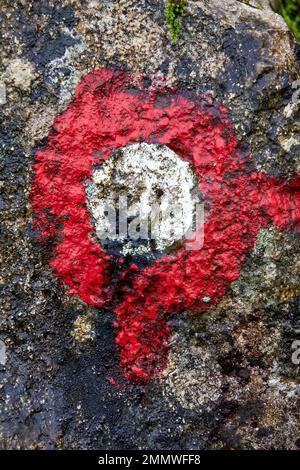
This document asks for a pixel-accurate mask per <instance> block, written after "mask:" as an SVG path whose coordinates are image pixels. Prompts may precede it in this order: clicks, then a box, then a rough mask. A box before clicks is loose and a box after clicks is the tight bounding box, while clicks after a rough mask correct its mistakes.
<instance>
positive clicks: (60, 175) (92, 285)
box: [32, 69, 300, 381]
mask: <svg viewBox="0 0 300 470" xmlns="http://www.w3.org/2000/svg"><path fill="white" fill-rule="evenodd" d="M137 81H138V86H137ZM133 83H135V87H133V85H132V84H133ZM53 128H54V132H52V133H51V134H50V135H49V139H48V145H47V148H46V149H45V150H40V151H39V152H38V153H37V159H36V164H35V167H34V169H35V178H34V183H33V187H32V205H33V210H34V212H35V214H36V227H37V228H38V229H39V232H40V239H41V241H42V242H43V243H48V242H49V241H50V240H52V241H53V238H54V237H55V238H56V239H55V240H54V241H55V244H54V250H53V256H52V258H51V261H50V264H51V267H52V268H53V270H54V273H55V274H56V276H57V277H58V278H59V279H60V280H61V281H63V282H64V283H65V284H67V285H68V286H69V287H70V292H71V293H72V294H74V295H77V296H79V297H80V298H81V299H82V300H84V301H85V302H86V303H88V304H89V305H93V306H95V307H103V306H104V305H108V303H109V302H110V301H111V300H112V297H113V292H112V291H111V289H110V280H111V275H110V271H111V263H112V261H111V259H110V257H109V256H108V255H107V254H106V253H105V252H104V251H103V250H102V248H101V246H100V245H99V243H98V242H97V241H96V237H95V234H94V228H93V226H92V224H91V221H90V214H89V212H88V210H87V206H86V194H85V182H86V181H87V180H89V179H90V177H91V172H92V167H93V165H94V164H99V163H101V161H103V160H104V159H108V158H110V157H111V155H112V154H113V152H114V150H115V149H116V148H118V147H123V146H125V145H128V144H130V143H134V142H139V141H144V142H148V143H153V142H157V143H163V144H166V145H168V146H169V147H170V148H171V149H172V150H173V151H175V152H176V153H177V154H178V155H180V156H181V157H182V158H184V159H186V160H188V161H189V162H190V163H191V164H193V166H194V170H195V174H196V176H197V178H198V179H199V183H200V188H201V191H202V193H203V194H204V196H205V200H206V201H207V203H208V205H209V207H210V209H209V212H208V219H207V221H206V223H205V230H204V234H205V243H204V246H203V248H202V249H201V250H198V251H187V250H185V248H182V249H180V250H179V251H178V252H177V253H175V254H174V255H172V256H165V257H164V258H162V259H160V260H157V261H156V262H155V264H154V265H152V266H150V267H148V268H146V269H144V270H142V271H140V270H139V269H138V268H137V267H136V266H132V269H129V270H127V271H126V272H125V273H123V276H121V277H120V279H119V282H118V290H119V292H121V293H122V294H123V300H122V302H121V303H119V305H117V307H116V308H115V313H116V326H117V327H118V335H117V340H116V341H117V344H118V345H119V350H120V358H121V365H122V367H123V370H124V374H125V376H126V377H128V378H129V379H131V380H137V381H147V380H149V379H150V378H151V377H153V376H157V375H158V374H160V372H161V371H162V370H163V369H164V367H165V364H166V358H167V350H168V340H169V335H170V329H169V328H168V326H167V320H168V317H169V315H170V314H171V313H179V312H180V311H182V310H183V309H191V310H193V311H197V312H203V311H205V310H207V308H208V307H209V306H210V305H212V304H213V303H216V302H218V301H219V300H220V299H221V298H222V296H223V295H224V294H225V293H226V291H227V289H228V288H229V286H230V284H231V283H232V282H233V281H234V280H236V279H238V278H239V276H240V270H241V266H242V264H243V262H244V260H245V256H246V255H247V253H249V251H250V250H251V249H252V248H253V246H254V244H255V241H256V238H257V234H258V231H259V230H260V229H262V228H265V227H268V226H271V225H276V226H277V227H279V228H280V229H294V230H298V231H299V229H300V177H299V176H298V177H296V178H295V179H293V180H292V181H287V182H285V181H281V180H280V179H275V178H271V177H269V176H267V175H266V174H263V173H258V172H251V171H250V170H249V169H250V164H249V163H250V159H251V157H250V156H247V158H245V155H241V154H239V152H238V149H237V144H238V142H237V140H236V137H235V135H234V132H233V129H232V126H231V123H230V121H229V119H228V116H227V111H226V109H225V107H224V106H222V105H221V106H217V105H216V104H214V102H213V100H212V99H211V98H209V97H203V96H196V95H191V94H189V95H187V96H184V95H183V94H181V93H179V92H176V91H174V90H173V91H170V90H167V91H166V90H157V91H153V90H152V89H151V91H149V90H147V89H146V88H144V87H143V81H142V80H141V79H140V78H139V79H137V77H135V76H133V75H130V74H126V73H124V72H116V71H112V70H106V69H100V70H96V71H94V72H91V73H89V74H87V75H86V76H85V78H84V79H83V81H82V82H81V83H80V84H79V86H78V87H77V90H76V93H75V98H74V101H73V102H72V103H71V104H70V105H69V107H68V109H67V110H66V112H65V113H64V114H62V115H60V116H58V117H57V118H56V119H55V121H54V125H53ZM204 297H210V299H211V302H210V303H205V302H204V301H203V298H204Z"/></svg>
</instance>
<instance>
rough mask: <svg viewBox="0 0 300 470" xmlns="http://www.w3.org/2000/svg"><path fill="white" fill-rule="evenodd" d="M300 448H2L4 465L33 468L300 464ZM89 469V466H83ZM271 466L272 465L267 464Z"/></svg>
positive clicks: (205, 466) (2, 463)
mask: <svg viewBox="0 0 300 470" xmlns="http://www.w3.org/2000/svg"><path fill="white" fill-rule="evenodd" d="M299 457H300V451H288V450H255V451H252V450H249V451H247V450H233V451H230V450H228V451H227V450H215V451H212V450H203V451H202V450H201V451H185V450H183V451H165V450H164V451H157V450H154V451H150V450H146V451H143V450H141V451H137V450H132V451H131V450H124V451H122V450H108V451H103V450H99V451H97V450H86V451H85V450H33V451H32V450H2V451H1V454H0V462H1V468H3V469H4V468H6V467H4V463H7V464H9V465H14V464H15V465H22V466H24V465H30V466H31V468H35V467H39V468H45V467H46V468H54V466H55V465H58V464H62V465H74V466H76V465H77V466H78V465H88V468H91V467H94V468H99V469H101V468H104V466H105V467H109V466H111V467H119V468H130V469H133V468H138V467H139V468H140V467H141V466H144V467H145V468H147V467H149V466H154V467H158V466H159V465H162V466H171V465H172V466H173V465H176V464H177V465H179V466H188V467H194V468H196V467H198V468H200V467H201V468H209V469H211V468H212V466H213V465H217V464H219V465H221V466H222V468H224V466H225V465H226V466H227V465H228V466H229V465H231V466H232V465H234V466H236V467H237V466H240V465H241V464H247V465H254V464H260V465H261V464H265V465H270V464H272V463H274V465H277V466H278V465H295V466H296V465H297V464H298V463H299ZM83 468H84V469H85V467H83ZM220 468H221V467H220ZM266 468H268V467H266Z"/></svg>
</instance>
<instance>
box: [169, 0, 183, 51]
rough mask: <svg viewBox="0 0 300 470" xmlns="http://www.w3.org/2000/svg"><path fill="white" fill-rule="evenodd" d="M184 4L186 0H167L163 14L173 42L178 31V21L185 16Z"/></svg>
mask: <svg viewBox="0 0 300 470" xmlns="http://www.w3.org/2000/svg"><path fill="white" fill-rule="evenodd" d="M186 4H187V0H167V6H166V10H165V16H166V21H167V25H168V27H169V31H170V34H171V37H172V40H173V42H176V41H177V37H178V35H179V33H180V28H181V24H180V21H181V17H182V16H185V13H186Z"/></svg>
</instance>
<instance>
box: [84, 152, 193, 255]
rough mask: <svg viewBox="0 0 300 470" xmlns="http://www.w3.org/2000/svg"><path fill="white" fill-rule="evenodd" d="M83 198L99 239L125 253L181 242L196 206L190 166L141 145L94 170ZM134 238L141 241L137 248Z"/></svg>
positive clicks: (140, 251) (144, 250) (170, 154)
mask: <svg viewBox="0 0 300 470" xmlns="http://www.w3.org/2000/svg"><path fill="white" fill-rule="evenodd" d="M87 196H88V201H89V207H90V210H91V213H92V217H93V220H94V224H95V228H96V233H97V236H98V238H99V239H100V240H104V239H110V240H115V241H118V242H124V245H123V251H122V252H123V254H124V255H125V254H127V253H131V254H132V253H135V254H143V253H146V252H149V251H152V249H155V250H159V251H164V250H166V249H167V248H169V247H172V245H173V244H174V243H176V242H178V241H184V240H185V239H186V238H187V235H188V234H190V233H191V231H192V229H193V228H194V226H195V223H196V218H195V213H196V210H197V204H198V205H199V204H200V199H199V191H198V183H197V180H196V178H195V176H194V173H193V170H192V167H191V165H190V164H189V163H188V162H186V161H184V160H183V159H182V158H180V157H179V156H178V155H176V154H175V153H174V152H173V151H172V150H170V149H169V148H168V147H167V146H164V145H155V144H146V143H141V144H133V145H130V146H128V147H125V148H123V149H121V150H118V151H117V152H116V154H115V155H114V156H113V157H112V158H111V159H110V160H108V161H106V162H105V163H103V165H102V166H101V167H100V168H99V169H96V170H95V171H94V173H93V176H92V182H90V183H89V184H88V185H87ZM150 239H151V242H150ZM137 240H143V242H144V243H143V244H142V245H140V244H139V245H138V246H137V247H136V246H134V245H136V241H137Z"/></svg>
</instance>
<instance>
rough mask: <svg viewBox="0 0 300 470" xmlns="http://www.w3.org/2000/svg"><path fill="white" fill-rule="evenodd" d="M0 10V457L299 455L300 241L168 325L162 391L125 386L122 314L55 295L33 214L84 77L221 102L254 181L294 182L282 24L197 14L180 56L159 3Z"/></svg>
mask: <svg viewBox="0 0 300 470" xmlns="http://www.w3.org/2000/svg"><path fill="white" fill-rule="evenodd" d="M246 3H248V4H246ZM1 6H2V9H1V21H2V24H1V30H2V31H3V36H4V43H5V49H4V50H3V51H1V71H2V74H1V78H0V81H1V82H4V83H5V85H6V95H7V102H6V104H4V105H1V113H2V115H3V129H2V131H1V132H2V134H1V146H2V149H1V155H2V156H3V160H2V163H1V165H2V168H1V170H2V174H1V180H2V183H1V209H2V212H1V214H2V218H3V228H2V230H1V242H2V244H3V249H2V251H1V256H2V261H3V264H2V269H3V272H2V274H1V283H2V285H3V294H5V295H2V297H1V302H2V303H3V305H2V316H1V340H2V341H4V343H5V347H4V348H3V345H1V365H0V367H1V371H0V373H1V394H2V396H1V434H2V437H1V446H2V447H3V448H24V447H25V448H55V447H58V448H72V447H76V448H78V447H82V448H139V447H140V448H157V449H170V448H172V449H180V448H190V449H192V448H200V449H203V448H291V449H294V448H297V447H299V445H300V441H299V439H300V436H299V366H298V365H297V364H295V363H293V361H292V353H293V348H292V345H293V343H294V341H295V340H296V339H297V338H298V336H299V333H298V331H299V308H300V304H299V298H300V288H299V285H300V282H299V281H300V265H299V235H298V234H297V233H296V232H292V231H290V232H282V231H279V230H278V229H277V228H275V227H269V228H265V229H264V230H262V231H261V232H260V233H259V234H258V239H257V242H256V245H255V247H254V250H252V251H251V252H250V253H249V254H248V256H247V259H246V260H245V262H244V263H243V268H242V272H241V275H240V277H239V279H238V280H237V281H236V282H235V283H233V284H232V285H231V288H230V290H229V291H228V293H227V295H226V297H224V298H223V299H222V300H221V302H220V303H219V304H217V305H214V306H213V307H211V308H210V309H209V310H208V311H207V312H206V313H205V314H204V315H201V316H199V315H197V316H196V315H194V314H193V311H192V310H191V311H189V312H186V313H185V314H184V315H181V317H180V318H179V317H177V318H174V319H172V321H171V322H170V326H171V327H172V329H173V330H174V331H175V333H174V334H173V336H172V342H171V343H172V344H171V348H170V352H169V358H168V361H169V362H168V368H167V370H166V372H165V374H166V375H165V379H163V378H162V379H161V381H160V382H151V383H149V384H148V385H146V386H143V387H141V386H138V385H128V384H127V383H126V382H125V381H123V379H122V377H121V376H120V377H118V380H117V382H118V384H117V385H116V384H115V380H116V377H117V376H118V354H117V351H116V349H115V333H114V330H113V328H112V323H113V315H112V313H111V312H110V311H105V312H103V313H102V314H101V315H100V314H99V312H98V311H97V309H93V308H92V307H87V306H86V305H84V304H82V303H81V302H80V301H79V300H76V299H75V298H72V297H70V296H69V295H68V293H67V292H66V291H65V290H64V289H62V288H61V286H59V285H58V283H57V281H56V279H55V278H54V277H53V274H52V272H51V270H50V269H49V268H48V260H47V254H48V250H47V249H43V248H41V247H40V246H39V245H38V244H37V243H36V236H35V233H34V230H33V228H32V227H33V226H32V215H31V207H30V204H29V202H28V193H29V187H30V181H31V177H32V164H33V161H34V155H35V149H36V148H37V147H39V148H40V147H41V146H43V145H44V143H45V140H44V139H45V138H46V137H47V135H48V132H49V130H50V127H51V125H52V122H53V119H54V117H55V116H56V115H57V114H58V113H60V112H62V111H64V110H65V109H66V106H67V104H68V103H69V102H70V100H71V99H72V93H73V91H74V88H75V86H76V84H77V83H78V81H79V79H80V78H81V77H82V75H83V73H85V72H88V71H90V70H92V69H94V68H98V67H103V66H106V67H108V66H109V67H112V66H113V67H121V68H123V69H126V70H128V71H131V72H132V71H133V72H136V73H144V74H145V75H147V76H148V77H150V78H152V83H154V86H155V88H156V89H157V88H158V87H161V89H165V88H166V87H170V86H176V87H179V88H180V87H182V88H185V89H190V90H192V91H193V92H194V93H197V94H199V93H203V92H208V91H209V92H210V93H211V94H212V95H213V96H214V97H215V99H216V100H217V101H218V102H222V103H224V104H225V105H226V107H227V109H228V110H229V112H230V119H231V121H232V122H233V127H234V130H235V133H236V135H237V136H238V137H239V138H241V142H240V144H239V147H240V148H241V149H242V150H243V152H245V153H246V154H248V153H249V152H251V153H252V155H253V164H252V167H251V171H253V167H254V168H255V169H256V170H258V171H259V172H262V171H265V172H266V173H267V175H269V176H270V177H280V178H292V177H293V176H294V175H295V174H296V173H297V172H298V173H299V169H300V159H299V123H298V122H299V106H298V103H297V100H295V99H292V97H293V94H294V93H295V89H294V88H293V87H292V83H293V82H294V81H295V80H297V79H299V55H300V54H299V47H298V46H297V45H296V43H295V42H294V40H293V39H292V36H291V35H290V33H289V32H288V30H287V26H286V24H285V23H284V21H283V20H282V19H281V17H280V16H278V15H276V14H275V13H274V12H273V11H272V9H271V8H270V7H269V4H268V2H267V1H264V2H259V1H257V2H254V1H251V2H244V3H243V2H239V1H233V0H226V1H225V2H220V1H216V0H214V1H204V0H203V1H190V2H189V8H188V16H187V17H186V18H185V19H184V21H183V22H182V32H181V35H180V37H179V39H178V42H177V44H176V45H173V44H172V43H171V41H170V38H169V35H168V31H167V29H166V26H165V21H164V16H163V2H152V1H145V0H144V1H137V0H135V1H128V0H127V1H125V0H124V1H122V0H120V1H118V2H112V1H101V2H100V1H99V2H97V1H90V2H86V3H84V2H77V1H76V2H75V1H74V2H71V1H70V2H62V4H58V3H57V2H43V1H41V2H32V3H30V2H28V1H23V2H21V1H20V2H15V3H14V5H11V2H8V1H2V5H1ZM78 317H79V318H86V320H85V321H84V320H79V319H78ZM112 377H113V378H112ZM188 392H189V393H188ZM189 394H190V396H189Z"/></svg>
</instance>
